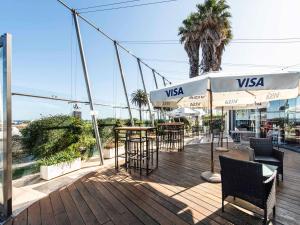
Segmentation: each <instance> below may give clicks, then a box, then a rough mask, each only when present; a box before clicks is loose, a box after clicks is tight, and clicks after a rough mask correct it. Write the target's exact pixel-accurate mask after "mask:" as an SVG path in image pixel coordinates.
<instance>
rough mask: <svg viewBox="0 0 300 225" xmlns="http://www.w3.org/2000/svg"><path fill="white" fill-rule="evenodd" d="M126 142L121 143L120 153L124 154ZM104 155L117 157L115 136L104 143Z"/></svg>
mask: <svg viewBox="0 0 300 225" xmlns="http://www.w3.org/2000/svg"><path fill="white" fill-rule="evenodd" d="M124 152H125V149H124V144H123V143H122V142H120V143H119V152H118V153H119V155H121V154H124ZM103 157H104V159H112V158H114V157H115V140H114V139H113V138H111V139H109V140H107V142H106V143H105V144H104V148H103Z"/></svg>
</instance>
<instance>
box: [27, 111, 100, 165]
mask: <svg viewBox="0 0 300 225" xmlns="http://www.w3.org/2000/svg"><path fill="white" fill-rule="evenodd" d="M21 132H22V135H23V138H22V145H23V147H24V148H25V149H26V151H27V152H29V153H30V154H32V155H33V156H34V157H35V158H37V159H39V160H40V161H41V162H44V161H46V162H47V163H46V164H49V165H50V163H53V162H59V161H60V162H65V161H71V160H73V159H74V157H75V156H76V158H77V157H78V155H79V156H80V153H81V151H82V149H84V150H85V152H86V150H90V149H93V147H94V145H95V142H96V141H95V138H94V136H93V132H92V125H91V123H90V122H86V121H83V120H81V119H80V118H76V117H73V116H66V115H57V116H50V117H45V118H42V119H39V120H35V121H33V122H31V123H29V125H28V126H27V127H26V128H24V129H23V130H22V131H21ZM68 154H69V156H68Z"/></svg>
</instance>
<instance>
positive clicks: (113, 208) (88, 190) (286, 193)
mask: <svg viewBox="0 0 300 225" xmlns="http://www.w3.org/2000/svg"><path fill="white" fill-rule="evenodd" d="M285 152H286V155H285V166H284V167H285V168H284V172H285V180H284V182H283V183H282V182H280V184H279V186H277V215H276V217H275V218H271V222H270V224H288V225H293V224H300V154H299V153H295V152H291V151H288V150H285ZM226 154H227V155H229V156H231V157H235V158H240V159H247V158H248V154H247V152H245V151H238V150H233V151H231V152H229V153H226ZM209 157H210V155H209V146H208V145H203V144H202V145H192V146H186V148H185V151H184V152H161V153H160V158H159V169H157V170H156V171H155V172H154V173H152V174H151V175H150V176H149V177H139V176H137V175H136V174H134V173H131V174H129V173H127V172H125V171H121V172H119V173H116V172H115V170H114V169H113V168H111V169H108V170H106V171H102V172H94V173H92V174H89V175H87V176H85V177H84V178H82V179H80V180H78V181H76V182H75V183H73V184H71V185H69V186H67V187H64V188H62V189H60V190H58V191H55V192H53V193H51V194H50V195H49V196H48V197H45V198H43V199H41V200H40V201H38V202H36V203H34V204H33V205H31V206H30V207H29V208H27V209H26V210H24V211H23V212H21V213H20V214H19V215H17V216H16V217H15V218H14V219H11V220H10V221H8V222H7V224H14V225H16V224H21V225H26V224H31V225H46V224H47V225H48V224H50V225H52V224H53V225H60V224H62V225H68V224H78V225H81V224H87V225H89V224H105V225H110V224H122V225H123V224H124V225H126V224H166V225H167V224H170V225H173V224H183V225H184V224H216V225H217V224H241V225H245V224H262V219H261V217H260V215H259V213H261V212H259V211H258V210H257V209H256V208H254V207H253V206H251V205H249V204H246V203H244V202H242V201H240V200H236V201H235V202H234V204H231V203H228V202H227V204H226V205H225V213H222V212H221V185H220V184H210V183H206V182H204V181H203V180H202V179H201V178H200V174H201V172H203V171H205V170H207V169H208V168H209ZM217 159H218V158H217V156H216V168H217V170H218V169H219V164H218V160H217ZM240 206H243V207H246V208H247V209H249V210H251V211H249V210H245V209H243V208H241V207H240ZM253 211H254V212H253Z"/></svg>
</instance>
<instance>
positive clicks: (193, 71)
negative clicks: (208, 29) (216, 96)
mask: <svg viewBox="0 0 300 225" xmlns="http://www.w3.org/2000/svg"><path fill="white" fill-rule="evenodd" d="M197 18H198V15H197V14H196V13H192V14H191V15H190V16H189V17H188V18H187V19H185V20H184V21H183V22H182V23H183V26H181V27H180V28H179V33H178V35H180V36H181V37H180V42H181V43H184V49H185V51H186V52H187V55H188V57H189V64H190V78H193V77H196V76H199V48H200V40H199V35H198V34H197V30H196V26H195V24H196V20H197Z"/></svg>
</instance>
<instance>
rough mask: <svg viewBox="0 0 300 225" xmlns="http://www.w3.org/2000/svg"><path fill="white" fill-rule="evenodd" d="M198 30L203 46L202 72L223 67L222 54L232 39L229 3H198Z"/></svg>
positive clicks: (208, 0)
mask: <svg viewBox="0 0 300 225" xmlns="http://www.w3.org/2000/svg"><path fill="white" fill-rule="evenodd" d="M197 8H198V14H199V19H198V24H196V26H197V31H198V32H199V36H200V43H201V47H202V61H201V64H200V68H201V71H202V72H204V73H205V72H209V71H218V70H220V69H221V63H222V55H223V52H224V50H225V46H226V45H227V44H228V43H229V42H230V40H231V39H232V32H231V25H230V18H231V14H230V12H229V11H228V10H229V8H230V7H229V5H227V4H226V0H206V1H205V2H204V4H199V5H197Z"/></svg>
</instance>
